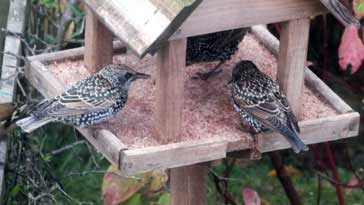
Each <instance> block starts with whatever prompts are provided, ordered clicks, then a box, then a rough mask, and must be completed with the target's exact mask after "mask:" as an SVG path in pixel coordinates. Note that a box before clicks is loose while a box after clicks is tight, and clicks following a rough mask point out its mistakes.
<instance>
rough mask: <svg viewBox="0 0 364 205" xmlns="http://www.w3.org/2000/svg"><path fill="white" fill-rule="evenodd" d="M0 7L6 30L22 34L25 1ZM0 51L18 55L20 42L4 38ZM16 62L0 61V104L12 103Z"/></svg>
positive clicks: (1, 144) (1, 160) (1, 157)
mask: <svg viewBox="0 0 364 205" xmlns="http://www.w3.org/2000/svg"><path fill="white" fill-rule="evenodd" d="M7 6H9V8H7ZM0 7H1V9H0V10H1V11H2V12H3V13H2V15H5V16H6V15H7V14H8V18H7V25H6V29H8V30H10V31H13V32H17V33H23V31H24V26H25V13H26V8H27V1H26V0H13V1H1V2H0ZM2 26H4V25H0V27H2ZM0 40H2V39H0ZM0 50H3V51H5V52H10V53H13V54H16V55H19V54H20V50H21V42H20V40H19V39H17V38H15V37H14V36H6V37H5V43H4V49H3V48H2V46H1V47H0ZM18 60H19V59H16V58H14V57H12V56H8V55H6V56H4V57H3V59H2V64H1V68H0V72H1V73H0V78H1V79H8V80H6V81H1V82H0V104H9V103H12V102H13V97H14V91H15V77H16V70H15V69H14V68H10V67H9V66H17V65H18ZM1 138H3V137H0V201H3V200H2V197H3V196H2V194H3V187H4V186H5V184H4V179H5V172H4V167H5V163H6V158H7V141H6V137H5V140H4V139H1Z"/></svg>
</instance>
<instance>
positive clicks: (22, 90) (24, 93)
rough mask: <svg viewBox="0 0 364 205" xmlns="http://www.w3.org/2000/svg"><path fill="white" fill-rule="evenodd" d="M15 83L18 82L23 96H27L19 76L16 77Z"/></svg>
mask: <svg viewBox="0 0 364 205" xmlns="http://www.w3.org/2000/svg"><path fill="white" fill-rule="evenodd" d="M16 83H17V84H18V87H19V89H20V91H21V93H22V94H23V96H24V97H27V93H26V92H25V90H24V88H23V85H22V84H21V83H20V81H19V78H16Z"/></svg>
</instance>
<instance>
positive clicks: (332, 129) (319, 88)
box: [27, 35, 359, 175]
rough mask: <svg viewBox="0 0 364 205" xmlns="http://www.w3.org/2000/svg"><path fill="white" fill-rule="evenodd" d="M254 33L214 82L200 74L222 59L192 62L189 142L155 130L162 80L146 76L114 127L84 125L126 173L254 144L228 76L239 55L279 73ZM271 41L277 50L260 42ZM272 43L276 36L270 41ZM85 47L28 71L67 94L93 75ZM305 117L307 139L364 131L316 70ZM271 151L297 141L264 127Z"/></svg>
mask: <svg viewBox="0 0 364 205" xmlns="http://www.w3.org/2000/svg"><path fill="white" fill-rule="evenodd" d="M259 39H260V40H258V39H257V36H254V35H248V36H247V37H246V38H245V39H244V41H243V42H242V44H241V45H240V47H241V49H240V51H239V52H238V53H237V54H236V55H235V56H234V57H233V58H232V60H230V61H228V62H227V63H225V64H224V66H223V67H224V71H223V73H222V74H220V75H218V76H216V77H215V78H211V79H209V80H208V81H201V80H192V79H191V77H192V76H194V74H195V73H196V72H197V71H204V70H208V69H210V68H212V67H213V66H214V65H215V63H207V64H196V65H192V66H189V67H187V68H186V69H187V79H186V82H185V105H184V118H183V119H184V122H183V127H184V132H183V133H184V134H183V136H182V137H181V139H180V140H181V141H178V142H170V143H168V144H161V143H160V142H158V140H157V137H156V134H155V133H156V132H155V131H154V119H153V103H154V102H155V101H154V97H155V96H154V94H155V93H154V92H155V89H154V88H155V81H154V80H153V79H151V80H144V81H142V80H140V81H138V82H136V83H134V84H133V85H132V88H131V90H130V96H129V100H128V103H127V105H126V107H125V108H124V110H123V111H122V112H121V113H120V114H119V115H118V116H117V117H116V118H115V119H113V120H110V123H109V125H110V126H109V127H108V128H105V130H100V131H99V132H97V133H96V134H93V133H91V131H90V130H87V129H81V130H80V131H81V132H82V133H83V134H84V135H85V137H86V138H87V139H88V140H89V141H90V142H91V143H92V144H93V145H94V146H95V147H96V148H97V149H98V150H99V151H100V152H102V153H103V154H104V155H105V156H106V157H107V158H108V159H109V161H110V162H112V163H114V164H116V165H118V166H119V168H120V170H121V171H122V172H123V173H124V174H125V175H127V174H132V173H136V172H144V171H148V170H152V169H157V168H173V167H180V166H186V165H191V164H195V163H198V162H204V161H211V160H215V159H220V158H224V157H225V156H226V153H228V152H231V151H236V150H244V149H250V148H252V138H251V136H250V135H249V134H248V133H246V132H245V131H244V130H243V128H242V127H241V125H240V122H239V115H238V114H237V113H235V111H234V110H233V107H232V103H231V99H230V90H229V85H228V84H227V82H228V81H229V80H230V75H231V68H232V66H233V65H234V63H236V62H237V61H239V60H242V59H249V60H252V61H254V62H255V63H256V64H257V65H258V67H259V68H261V70H263V71H264V72H266V73H267V74H269V75H271V76H272V77H273V78H274V77H275V74H276V58H275V57H274V55H272V53H271V52H270V51H269V50H271V51H272V48H271V45H268V44H267V41H265V40H266V36H265V37H264V36H259ZM260 41H262V42H265V44H266V45H267V46H268V47H269V50H268V49H267V48H266V47H265V46H263V44H262V43H261V42H260ZM269 42H271V41H269ZM82 54H83V49H82V48H81V49H74V50H69V51H62V52H57V53H52V54H46V55H41V56H35V57H31V58H30V60H31V64H30V67H29V69H28V70H27V77H28V79H29V80H30V81H31V83H32V84H33V85H34V86H35V87H36V88H37V89H38V90H39V91H40V92H41V93H42V94H43V95H44V96H45V97H53V96H55V95H58V94H60V93H61V92H62V91H63V90H64V88H65V87H67V86H69V85H70V84H72V83H74V82H76V81H78V80H80V79H82V78H84V77H85V76H87V75H88V72H87V70H86V69H85V67H84V65H83V61H82V59H81V57H82ZM154 61H155V59H154V58H153V57H151V56H147V57H145V58H144V59H143V60H139V59H138V58H137V57H135V56H133V55H131V54H127V55H116V56H114V63H125V64H128V65H130V66H131V67H133V68H134V69H136V70H138V71H140V72H145V73H148V74H151V75H152V76H153V77H154V76H155V71H156V69H155V68H154V65H155V63H154ZM301 110H302V112H301V114H300V115H299V119H300V126H301V130H302V139H303V141H304V142H305V143H307V144H313V143H319V142H323V141H330V140H337V139H342V138H346V137H352V136H355V135H357V133H358V127H359V114H358V113H356V112H354V111H353V110H352V109H351V108H350V107H349V106H348V105H346V104H345V103H344V102H343V101H342V100H341V99H340V98H339V97H338V96H337V95H336V94H335V93H333V92H332V91H331V90H330V89H329V88H328V87H327V86H326V85H325V84H324V83H323V82H321V81H320V80H319V79H318V78H317V77H316V76H315V75H314V74H313V73H312V72H311V71H309V70H308V69H307V70H306V71H305V88H304V95H303V97H302V109H301ZM261 137H262V138H263V139H264V140H263V143H262V145H261V147H260V149H261V150H262V151H263V152H268V151H272V150H280V149H286V148H288V147H289V145H288V143H287V142H286V141H285V140H284V138H283V137H282V136H280V135H278V134H274V133H269V132H267V133H264V134H262V136H261Z"/></svg>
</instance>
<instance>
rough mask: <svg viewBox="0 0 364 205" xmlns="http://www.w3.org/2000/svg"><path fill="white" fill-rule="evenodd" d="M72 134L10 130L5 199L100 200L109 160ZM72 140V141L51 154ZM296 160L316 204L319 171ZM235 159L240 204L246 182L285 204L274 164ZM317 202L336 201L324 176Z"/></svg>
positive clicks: (57, 128) (232, 186)
mask: <svg viewBox="0 0 364 205" xmlns="http://www.w3.org/2000/svg"><path fill="white" fill-rule="evenodd" d="M75 133H76V132H75V131H74V129H72V128H70V127H64V126H62V125H59V124H52V125H49V126H46V127H45V128H44V129H43V130H39V131H37V132H35V133H34V134H32V135H29V136H25V135H22V134H20V133H19V132H16V133H15V134H14V136H13V137H12V138H11V139H10V143H9V146H10V147H9V148H10V150H11V151H10V153H9V164H8V166H7V173H6V177H7V180H6V181H7V184H6V185H7V192H6V197H5V199H7V201H6V204H23V203H26V202H29V201H31V200H30V198H29V194H31V195H32V196H33V197H36V196H39V195H40V194H41V193H49V194H51V195H52V197H53V199H50V198H52V197H49V199H48V201H47V197H45V198H44V199H40V201H41V200H43V202H47V203H50V202H52V203H54V204H102V200H101V193H100V189H101V183H102V177H103V173H102V172H99V171H100V170H101V171H102V170H106V169H107V167H108V166H109V163H108V162H107V161H106V160H105V159H104V158H103V157H102V155H101V154H99V153H97V152H95V150H94V149H93V148H92V147H91V146H90V145H89V144H88V143H86V142H85V143H83V141H82V140H83V138H82V137H81V136H78V135H77V134H75ZM75 142H78V143H76V144H75ZM70 144H71V145H72V144H73V145H74V146H72V148H69V149H65V150H63V151H62V152H60V153H58V154H52V152H54V151H57V150H60V149H61V148H65V146H67V145H70ZM298 160H299V159H298V158H297V157H294V156H293V157H290V158H289V160H288V162H289V164H292V165H293V166H295V165H296V166H299V167H301V169H300V170H299V171H298V172H297V173H295V174H294V175H292V180H293V183H294V184H295V186H296V188H297V190H298V191H299V193H300V195H301V197H302V199H303V201H304V204H310V205H311V204H316V201H317V176H315V174H314V173H313V172H312V171H309V169H308V168H307V167H305V165H304V163H303V161H300V162H297V161H298ZM295 161H296V162H295ZM239 164H241V163H240V162H238V163H236V165H235V166H234V167H233V168H232V171H231V175H230V179H231V180H229V185H228V190H229V192H231V194H232V196H233V198H234V199H235V200H236V202H237V203H238V204H242V195H241V191H242V189H243V188H246V187H249V188H252V189H254V190H256V191H257V192H258V194H259V196H260V197H261V199H262V202H263V203H262V204H263V205H269V204H272V205H274V204H289V201H288V199H287V197H286V195H285V193H284V190H283V188H282V187H281V185H280V183H279V181H278V179H277V178H276V177H275V176H270V175H269V172H270V171H271V170H272V166H271V164H270V161H269V159H268V158H267V157H263V159H262V160H260V161H257V162H254V163H253V164H251V165H249V166H248V167H246V166H244V168H243V167H242V166H240V165H239ZM224 169H225V167H224V166H223V165H221V164H220V165H217V166H215V167H213V170H214V172H215V173H217V174H218V175H220V176H222V175H223V172H224ZM38 172H39V173H38ZM339 174H340V178H341V180H342V181H343V182H348V181H349V180H350V178H351V177H352V173H351V172H350V171H348V170H346V169H343V168H340V169H339ZM207 183H208V186H207V189H208V204H209V205H210V204H211V205H215V204H216V205H217V204H223V199H222V197H221V196H220V195H219V194H218V193H217V192H216V189H215V184H214V182H213V181H212V179H211V177H209V180H208V182H207ZM344 196H345V200H346V204H351V205H355V204H358V205H359V204H364V195H363V191H362V190H361V189H354V190H353V191H352V193H351V194H344ZM40 201H38V202H40ZM146 204H149V202H148V203H146ZM320 204H321V205H326V204H327V205H333V204H337V199H336V193H335V189H334V187H333V186H332V185H331V184H329V183H328V182H326V181H322V190H321V203H320Z"/></svg>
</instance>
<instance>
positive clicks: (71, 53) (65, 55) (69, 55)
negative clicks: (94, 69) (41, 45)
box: [28, 41, 127, 63]
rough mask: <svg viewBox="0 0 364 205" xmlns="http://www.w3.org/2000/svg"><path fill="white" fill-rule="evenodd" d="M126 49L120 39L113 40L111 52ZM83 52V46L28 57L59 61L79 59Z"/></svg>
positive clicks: (116, 52) (44, 60) (36, 59)
mask: <svg viewBox="0 0 364 205" xmlns="http://www.w3.org/2000/svg"><path fill="white" fill-rule="evenodd" d="M126 51H127V48H126V44H125V43H123V42H122V41H114V42H113V53H114V54H120V53H125V52H126ZM84 53H85V47H79V48H72V49H67V50H62V51H57V52H52V53H44V54H39V55H36V56H30V57H28V60H29V61H39V60H40V61H42V63H47V62H50V61H60V60H64V59H80V58H82V57H83V55H84Z"/></svg>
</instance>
